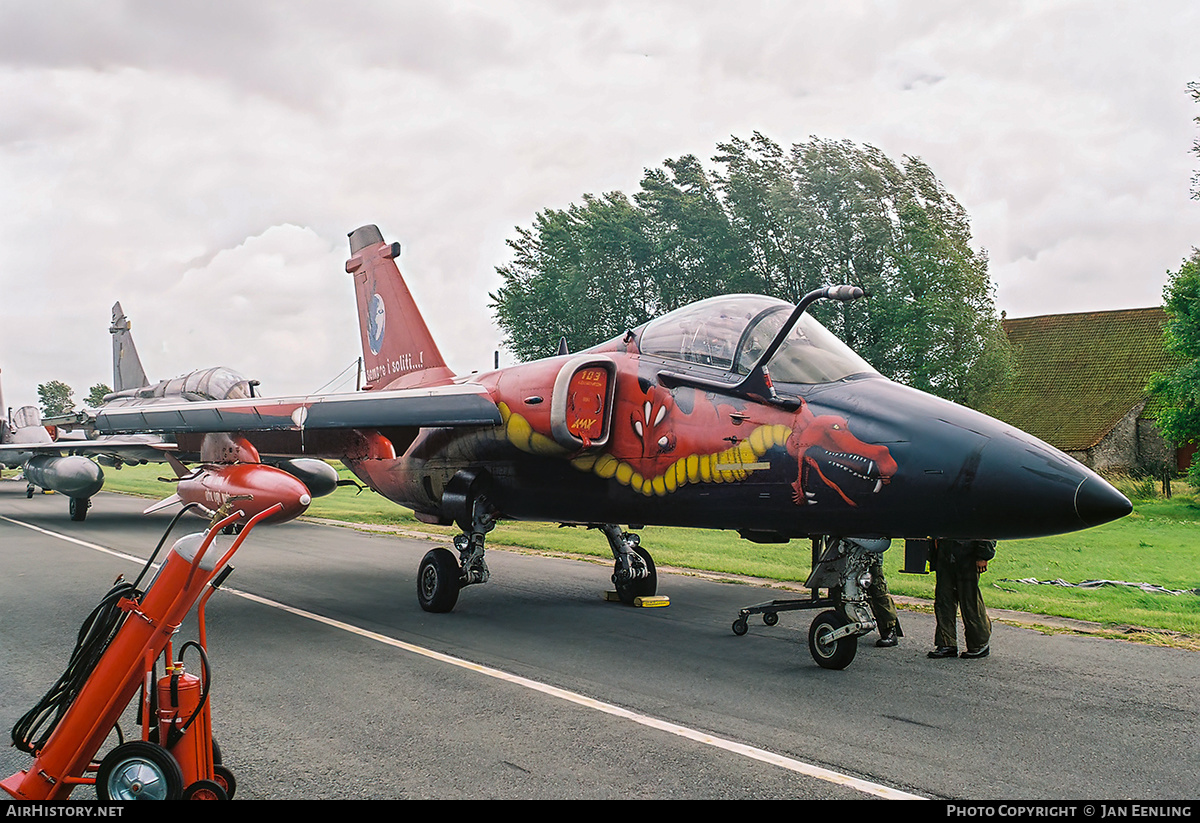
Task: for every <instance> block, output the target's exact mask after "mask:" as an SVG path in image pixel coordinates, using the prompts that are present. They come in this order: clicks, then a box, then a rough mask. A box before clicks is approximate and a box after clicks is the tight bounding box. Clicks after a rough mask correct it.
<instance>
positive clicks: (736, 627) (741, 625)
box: [733, 617, 750, 637]
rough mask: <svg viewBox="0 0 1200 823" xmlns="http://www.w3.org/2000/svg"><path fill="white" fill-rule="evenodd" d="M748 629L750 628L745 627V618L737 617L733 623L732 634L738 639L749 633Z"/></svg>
mask: <svg viewBox="0 0 1200 823" xmlns="http://www.w3.org/2000/svg"><path fill="white" fill-rule="evenodd" d="M749 629H750V627H749V626H747V625H746V618H744V617H739V618H738V619H737V620H735V621H733V633H734V634H736V635H737V636H738V637H741V636H742V635H744V634H745V633H746V632H747V631H749Z"/></svg>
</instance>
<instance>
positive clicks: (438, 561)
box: [417, 549, 462, 613]
mask: <svg viewBox="0 0 1200 823" xmlns="http://www.w3.org/2000/svg"><path fill="white" fill-rule="evenodd" d="M461 577H462V569H460V568H459V567H458V561H457V560H455V559H454V553H453V552H451V551H450V550H449V549H433V550H431V551H429V552H428V553H426V555H425V557H423V558H422V559H421V567H420V568H419V569H418V570H417V600H418V601H419V602H420V604H421V608H422V609H424V610H425V611H427V612H435V613H442V612H448V611H450V610H451V609H453V608H454V604H455V603H457V602H458V590H459V579H460V578H461Z"/></svg>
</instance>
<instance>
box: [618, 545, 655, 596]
mask: <svg viewBox="0 0 1200 823" xmlns="http://www.w3.org/2000/svg"><path fill="white" fill-rule="evenodd" d="M633 550H634V552H636V553H637V555H638V557H640V558H642V561H643V562H644V563H645V564H646V571H647V572H648V574H647V575H646V576H645V577H643V578H641V579H639V580H631V581H629V582H628V583H614V584H613V585H615V586H616V587H617V596H618V597H620V598H621V602H622V603H624V604H626V605H632V604H633V601H634V599H635V598H638V597H650V596H652V595H653V594H655V593H656V592H657V591H658V572H657V571H656V570H655V568H654V558H652V557H651V556H650V552H648V551H646V550H645V549H643V548H642V547H641V546H634V547H633Z"/></svg>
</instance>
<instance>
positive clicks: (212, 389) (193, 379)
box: [155, 366, 253, 400]
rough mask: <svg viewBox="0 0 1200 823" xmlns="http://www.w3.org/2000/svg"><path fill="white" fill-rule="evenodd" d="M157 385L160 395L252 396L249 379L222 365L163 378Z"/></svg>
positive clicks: (198, 396) (224, 398) (193, 396)
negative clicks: (166, 378)
mask: <svg viewBox="0 0 1200 823" xmlns="http://www.w3.org/2000/svg"><path fill="white" fill-rule="evenodd" d="M159 387H160V388H161V389H162V391H161V396H165V397H171V396H175V395H182V396H184V397H187V398H188V399H189V400H241V399H245V398H248V397H251V396H253V395H252V392H251V391H250V381H249V380H247V379H246V378H245V377H242V375H240V374H238V373H237V372H235V371H234V370H233V369H227V368H225V367H224V366H216V367H214V368H211V369H203V370H201V371H194V372H190V373H188V374H185V375H183V376H182V377H175V378H172V379H170V380H164V381H163V382H162V383H160V384H159ZM155 394H156V395H157V394H159V392H157V391H156V392H155Z"/></svg>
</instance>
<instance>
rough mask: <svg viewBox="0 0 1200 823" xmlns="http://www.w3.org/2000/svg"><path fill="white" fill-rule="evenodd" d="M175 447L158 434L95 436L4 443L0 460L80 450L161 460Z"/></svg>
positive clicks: (131, 460) (89, 454) (93, 454)
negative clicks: (83, 438)
mask: <svg viewBox="0 0 1200 823" xmlns="http://www.w3.org/2000/svg"><path fill="white" fill-rule="evenodd" d="M177 448H178V447H177V446H176V445H175V444H174V443H167V442H164V441H163V439H162V438H161V437H158V436H157V435H151V434H141V435H131V436H128V437H98V438H96V439H95V440H55V441H52V442H48V443H5V444H3V445H0V463H3V464H5V465H10V464H11V465H16V464H17V463H14V462H12V461H10V460H6V459H5V456H9V457H12V458H13V459H14V460H16V461H17V462H24V461H25V460H27V459H29V458H30V457H32V456H34V455H35V454H52V455H59V456H68V455H74V454H79V455H84V456H86V457H108V458H110V459H112V460H114V461H121V462H125V463H135V462H141V461H145V462H150V463H162V462H165V460H166V458H165V457H163V453H164V452H174V451H176V450H177Z"/></svg>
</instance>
